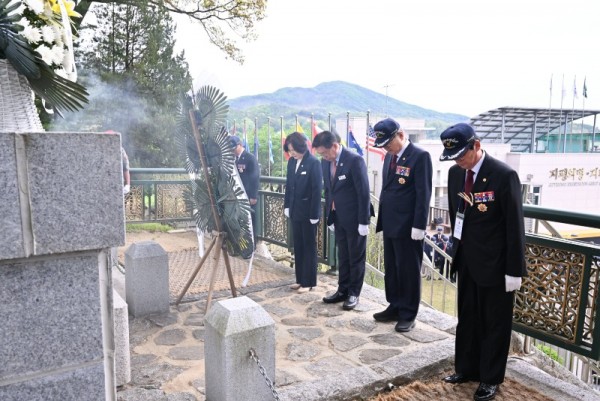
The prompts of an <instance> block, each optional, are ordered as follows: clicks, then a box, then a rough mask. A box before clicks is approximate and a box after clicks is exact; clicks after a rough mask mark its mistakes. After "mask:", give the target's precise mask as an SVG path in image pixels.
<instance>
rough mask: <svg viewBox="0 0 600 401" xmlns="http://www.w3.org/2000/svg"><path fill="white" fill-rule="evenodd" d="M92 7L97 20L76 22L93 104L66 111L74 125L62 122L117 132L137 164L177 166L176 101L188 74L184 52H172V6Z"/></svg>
mask: <svg viewBox="0 0 600 401" xmlns="http://www.w3.org/2000/svg"><path fill="white" fill-rule="evenodd" d="M93 12H94V14H95V15H96V20H97V25H94V26H88V27H86V26H83V27H82V28H81V30H80V32H81V36H82V38H86V40H85V41H84V43H82V44H81V46H80V47H79V49H78V51H81V55H80V56H79V57H78V59H79V60H81V62H82V66H83V68H84V70H83V72H82V77H81V80H82V82H84V83H86V85H87V87H88V88H89V90H90V104H89V106H88V107H86V109H84V110H83V111H82V112H79V113H77V114H76V115H69V116H67V118H66V119H65V120H66V121H67V122H68V123H67V124H71V126H68V125H67V126H64V125H63V126H61V127H60V128H62V129H72V128H76V129H80V130H91V131H103V130H108V129H111V130H115V131H118V132H121V133H122V134H124V135H123V145H124V147H125V149H126V151H127V153H128V155H129V158H130V160H131V162H132V166H135V167H179V166H181V165H182V161H181V156H180V153H179V150H178V148H177V144H176V142H175V140H174V126H175V119H176V116H177V114H178V108H179V104H180V103H179V100H180V98H181V97H182V96H183V95H184V94H185V93H186V92H188V91H189V90H190V89H191V87H192V80H191V76H190V74H189V72H188V65H187V63H186V61H185V57H184V54H183V52H181V53H180V54H174V50H173V49H174V46H175V40H174V39H173V38H174V35H173V32H174V29H175V27H174V24H173V21H172V19H171V16H170V14H169V12H168V11H167V10H166V9H165V8H164V7H159V6H154V5H144V6H137V7H134V6H130V5H116V4H115V5H100V4H99V5H98V7H95V8H94V11H93ZM88 29H89V30H91V31H92V33H93V37H91V39H90V38H88V36H89V35H86V31H87V30H88ZM57 123H60V121H57ZM73 125H74V127H73ZM53 128H54V129H58V128H59V127H53Z"/></svg>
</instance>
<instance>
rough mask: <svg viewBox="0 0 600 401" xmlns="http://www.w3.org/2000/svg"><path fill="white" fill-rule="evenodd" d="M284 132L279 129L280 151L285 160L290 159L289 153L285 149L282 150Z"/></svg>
mask: <svg viewBox="0 0 600 401" xmlns="http://www.w3.org/2000/svg"><path fill="white" fill-rule="evenodd" d="M285 138H286V135H285V132H283V129H282V130H281V152H282V153H283V157H285V160H286V161H287V160H290V154H289V153H288V152H286V151H285V150H283V148H284V145H285Z"/></svg>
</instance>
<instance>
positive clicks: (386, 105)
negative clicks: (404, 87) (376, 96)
mask: <svg viewBox="0 0 600 401" xmlns="http://www.w3.org/2000/svg"><path fill="white" fill-rule="evenodd" d="M390 86H394V84H386V85H383V87H384V88H385V110H384V111H383V114H385V116H386V117H389V115H388V113H387V110H388V88H389V87H390Z"/></svg>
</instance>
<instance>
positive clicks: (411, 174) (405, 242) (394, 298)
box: [373, 118, 433, 332]
mask: <svg viewBox="0 0 600 401" xmlns="http://www.w3.org/2000/svg"><path fill="white" fill-rule="evenodd" d="M373 130H374V131H375V136H376V140H375V144H374V146H375V147H377V148H384V149H385V150H386V151H387V155H386V156H385V159H384V161H383V173H382V175H381V178H382V186H381V195H380V197H379V213H378V214H377V228H376V231H377V232H379V231H383V260H384V265H385V297H386V299H387V301H388V302H389V303H390V305H389V306H388V307H387V309H386V310H384V311H382V312H378V313H375V314H374V315H373V318H374V319H375V320H377V321H380V322H388V321H396V322H397V323H396V327H395V330H396V331H398V332H407V331H411V330H412V329H413V327H415V319H416V317H417V312H418V310H419V303H420V302H421V263H422V262H423V238H425V228H426V226H427V218H428V215H429V200H430V198H431V186H432V182H431V179H432V174H433V168H432V165H431V157H430V156H429V153H428V152H426V151H424V150H423V149H421V148H419V147H417V146H415V145H413V144H412V143H411V142H410V141H409V139H408V135H407V134H406V133H405V132H404V131H403V130H402V128H401V127H400V124H398V123H397V122H396V121H395V120H393V119H391V118H386V119H385V120H382V121H379V122H378V123H377V124H375V127H373Z"/></svg>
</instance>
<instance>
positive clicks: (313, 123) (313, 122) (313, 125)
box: [310, 113, 317, 155]
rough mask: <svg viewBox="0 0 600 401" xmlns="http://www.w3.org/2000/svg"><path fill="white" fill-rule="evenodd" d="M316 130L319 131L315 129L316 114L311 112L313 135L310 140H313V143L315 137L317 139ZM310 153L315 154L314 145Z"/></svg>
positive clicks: (311, 134) (311, 132) (311, 131)
mask: <svg viewBox="0 0 600 401" xmlns="http://www.w3.org/2000/svg"><path fill="white" fill-rule="evenodd" d="M315 132H317V130H316V129H315V116H314V114H313V113H310V136H311V139H310V141H311V144H312V141H313V139H315ZM310 153H311V154H313V155H314V154H315V150H314V149H313V148H312V146H311V149H310Z"/></svg>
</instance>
